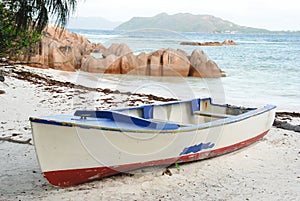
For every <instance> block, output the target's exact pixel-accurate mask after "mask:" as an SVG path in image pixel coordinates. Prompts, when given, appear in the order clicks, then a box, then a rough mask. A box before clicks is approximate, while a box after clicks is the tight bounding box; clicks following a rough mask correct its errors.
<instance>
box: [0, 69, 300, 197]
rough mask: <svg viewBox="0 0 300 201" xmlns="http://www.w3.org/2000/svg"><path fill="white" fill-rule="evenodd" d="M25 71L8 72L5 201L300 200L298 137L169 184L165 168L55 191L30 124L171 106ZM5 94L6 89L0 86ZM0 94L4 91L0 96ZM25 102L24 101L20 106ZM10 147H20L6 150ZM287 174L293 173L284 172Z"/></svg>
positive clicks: (191, 168) (212, 163)
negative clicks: (79, 112) (88, 112)
mask: <svg viewBox="0 0 300 201" xmlns="http://www.w3.org/2000/svg"><path fill="white" fill-rule="evenodd" d="M29 70H31V71H30V72H32V73H30V72H28V69H27V67H25V68H22V67H11V68H7V69H5V74H4V75H5V78H6V81H5V82H6V83H7V84H8V87H7V86H4V88H3V90H4V91H5V93H4V94H0V104H1V105H2V107H1V109H2V115H1V117H0V137H1V138H5V139H1V138H0V161H1V162H0V163H1V165H0V172H1V173H0V200H2V199H3V200H76V198H80V199H81V200H85V199H87V200H89V199H91V200H95V199H96V200H99V199H103V200H107V199H116V200H128V199H131V200H174V199H182V200H201V199H206V200H218V199H219V200H247V199H248V200H260V199H268V200H279V199H285V200H293V199H295V198H297V197H300V193H299V190H298V189H299V188H300V172H299V166H300V152H299V149H298V147H300V136H299V133H298V132H293V131H289V130H284V129H281V128H275V127H274V126H273V127H272V128H271V130H270V132H269V133H268V134H267V135H266V137H264V138H263V139H262V140H260V141H259V142H257V143H255V144H253V145H251V146H249V147H246V148H243V149H241V150H238V151H236V152H232V153H230V154H226V155H223V156H220V157H216V158H212V159H208V160H202V161H197V162H192V163H187V164H180V166H179V167H180V168H179V170H178V169H177V168H176V167H174V166H171V167H169V170H170V171H171V173H172V176H168V175H167V174H164V175H162V173H163V172H164V171H165V168H164V167H151V168H145V169H139V170H136V171H131V172H129V174H120V175H116V176H112V177H107V178H104V179H101V180H97V181H93V182H90V183H86V184H82V185H79V186H75V187H69V188H57V187H53V186H51V185H50V184H49V183H48V182H47V181H46V180H45V178H43V175H42V173H41V171H40V168H39V166H38V162H37V159H36V156H35V151H34V146H33V145H30V143H32V140H31V139H32V136H31V128H30V125H29V121H28V117H29V116H31V115H32V116H34V115H49V114H53V113H72V112H74V110H76V109H82V108H83V107H84V108H89V109H95V108H99V109H110V108H113V107H121V106H124V104H127V105H129V104H132V105H138V104H145V103H155V102H160V101H170V100H168V99H164V98H160V97H156V96H148V95H145V94H137V93H123V92H118V91H113V90H105V89H100V88H97V87H95V88H89V87H83V86H81V85H78V84H76V83H71V82H70V83H68V82H64V81H63V80H61V79H56V77H55V75H53V76H50V75H48V74H43V73H40V72H41V71H39V70H36V69H29ZM1 87H2V85H1ZM0 89H2V88H0ZM20 100H22V101H21V102H20ZM295 112H296V113H294V115H295V116H294V115H293V114H292V113H279V112H278V113H277V114H278V116H277V120H278V121H282V122H285V121H286V122H288V123H290V124H291V125H296V126H297V125H300V123H299V122H300V121H299V120H300V118H299V116H300V115H299V113H297V111H295ZM8 139H12V140H15V141H20V142H21V143H24V144H20V143H13V142H8V141H9V140H8ZM287 170H289V171H287Z"/></svg>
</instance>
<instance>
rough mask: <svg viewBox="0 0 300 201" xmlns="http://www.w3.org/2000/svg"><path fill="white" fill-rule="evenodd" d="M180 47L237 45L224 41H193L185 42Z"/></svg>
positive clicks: (231, 41) (230, 41)
mask: <svg viewBox="0 0 300 201" xmlns="http://www.w3.org/2000/svg"><path fill="white" fill-rule="evenodd" d="M180 45H193V46H223V45H237V43H236V42H234V41H233V40H224V41H223V42H222V43H221V42H204V43H200V42H193V41H184V42H181V43H180Z"/></svg>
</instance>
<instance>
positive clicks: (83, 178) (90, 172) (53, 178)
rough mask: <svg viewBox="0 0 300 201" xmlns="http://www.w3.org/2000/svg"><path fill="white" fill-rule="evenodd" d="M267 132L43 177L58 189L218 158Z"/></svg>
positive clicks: (48, 174) (246, 144)
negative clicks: (202, 148)
mask: <svg viewBox="0 0 300 201" xmlns="http://www.w3.org/2000/svg"><path fill="white" fill-rule="evenodd" d="M268 131H269V130H267V131H265V132H263V133H262V134H260V135H258V136H256V137H254V138H251V139H248V140H246V141H243V142H239V143H237V144H234V145H230V146H227V147H223V148H219V149H215V150H211V151H206V152H200V153H194V154H189V155H184V156H179V157H177V158H169V159H163V160H156V161H149V162H144V163H134V164H126V165H120V166H116V167H99V168H97V167H95V168H84V169H72V170H58V171H50V172H44V175H45V177H46V179H47V180H48V181H49V182H50V183H51V184H52V185H54V186H60V187H67V186H73V185H77V184H81V183H84V182H88V181H92V180H96V179H100V178H103V177H107V176H111V175H115V174H118V173H120V172H127V171H129V170H134V169H138V168H142V167H149V166H156V165H169V164H173V163H175V162H178V163H182V162H191V161H196V160H201V159H207V158H211V157H215V156H219V155H222V154H226V153H229V152H232V151H235V150H237V149H240V148H243V147H245V146H248V145H250V144H252V143H254V142H256V141H257V140H259V139H261V138H262V137H264V136H265V135H266V134H267V133H268Z"/></svg>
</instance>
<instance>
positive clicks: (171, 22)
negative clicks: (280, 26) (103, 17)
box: [115, 13, 299, 33]
mask: <svg viewBox="0 0 300 201" xmlns="http://www.w3.org/2000/svg"><path fill="white" fill-rule="evenodd" d="M137 29H167V30H171V31H177V32H200V33H299V31H298V32H288V31H287V32H286V31H270V30H267V29H258V28H252V27H246V26H240V25H237V24H235V23H233V22H230V21H227V20H223V19H221V18H218V17H215V16H212V15H193V14H190V13H178V14H174V15H168V14H167V13H161V14H158V15H155V16H153V17H133V18H132V19H130V20H129V21H127V22H124V23H122V24H120V25H119V26H117V27H116V28H115V30H137Z"/></svg>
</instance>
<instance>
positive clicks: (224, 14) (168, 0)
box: [73, 0, 300, 31]
mask: <svg viewBox="0 0 300 201" xmlns="http://www.w3.org/2000/svg"><path fill="white" fill-rule="evenodd" d="M162 12H165V13H168V14H170V15H171V14H176V13H191V14H197V15H198V14H199V15H205V14H208V15H213V16H215V17H220V18H222V19H223V20H228V21H231V22H233V23H235V24H238V25H241V26H249V27H254V28H264V29H268V30H272V31H281V30H285V31H287V30H291V31H295V30H298V31H299V30H300V1H299V0H148V1H144V0H123V1H122V0H79V3H78V5H77V10H76V12H75V13H74V14H73V16H74V17H103V18H106V19H108V20H111V21H121V22H125V21H128V20H130V19H131V18H132V17H152V16H154V15H157V14H159V13H162Z"/></svg>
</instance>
